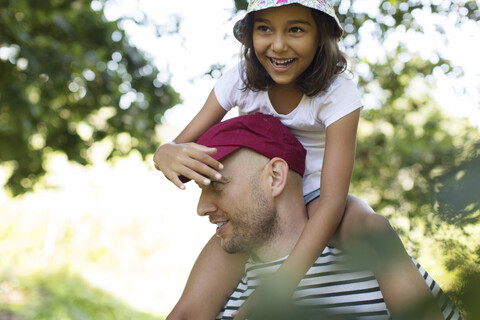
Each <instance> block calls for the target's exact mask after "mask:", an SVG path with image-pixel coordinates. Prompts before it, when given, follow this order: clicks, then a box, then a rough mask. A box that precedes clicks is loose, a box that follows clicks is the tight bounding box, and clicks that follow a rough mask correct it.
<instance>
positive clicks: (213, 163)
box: [195, 144, 223, 170]
mask: <svg viewBox="0 0 480 320" xmlns="http://www.w3.org/2000/svg"><path fill="white" fill-rule="evenodd" d="M195 146H196V148H195V149H196V150H198V151H200V153H199V154H197V155H198V157H199V159H198V160H199V161H202V162H203V163H205V164H206V165H208V166H210V167H212V168H215V169H217V170H222V169H223V164H221V163H220V162H219V161H217V160H215V159H213V158H212V157H210V155H212V154H215V153H217V149H216V148H210V147H205V146H202V145H199V144H195Z"/></svg>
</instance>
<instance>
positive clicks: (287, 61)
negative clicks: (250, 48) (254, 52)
mask: <svg viewBox="0 0 480 320" xmlns="http://www.w3.org/2000/svg"><path fill="white" fill-rule="evenodd" d="M293 60H294V59H285V60H278V59H274V58H271V61H272V62H273V64H274V65H276V66H279V67H284V66H286V65H288V64H290V63H291V62H292V61H293Z"/></svg>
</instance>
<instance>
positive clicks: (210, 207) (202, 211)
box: [197, 191, 217, 217]
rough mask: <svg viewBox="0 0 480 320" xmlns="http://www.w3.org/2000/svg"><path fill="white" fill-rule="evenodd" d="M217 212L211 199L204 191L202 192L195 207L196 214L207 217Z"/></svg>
mask: <svg viewBox="0 0 480 320" xmlns="http://www.w3.org/2000/svg"><path fill="white" fill-rule="evenodd" d="M216 210H217V206H216V205H215V203H214V202H213V199H212V197H211V196H210V195H209V194H208V192H206V191H202V193H201V194H200V199H199V200H198V205H197V214H198V215H199V216H201V217H203V216H205V215H209V214H210V213H212V212H215V211H216Z"/></svg>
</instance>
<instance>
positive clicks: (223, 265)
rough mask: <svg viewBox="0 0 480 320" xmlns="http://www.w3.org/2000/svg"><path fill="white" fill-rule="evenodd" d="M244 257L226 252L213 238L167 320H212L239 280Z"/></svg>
mask: <svg viewBox="0 0 480 320" xmlns="http://www.w3.org/2000/svg"><path fill="white" fill-rule="evenodd" d="M246 260H247V255H242V254H229V253H226V252H225V251H224V250H223V249H222V247H221V245H220V238H218V237H216V236H213V237H212V238H211V239H210V240H209V241H208V242H207V244H206V245H205V247H204V248H203V250H202V252H200V255H199V256H198V258H197V261H195V264H194V265H193V268H192V271H191V272H190V276H189V277H188V280H187V284H186V286H185V289H184V290H183V293H182V296H181V297H180V299H179V300H178V302H177V304H176V305H175V307H174V308H173V310H172V312H171V313H170V315H169V316H168V317H167V320H190V319H195V320H197V319H208V320H212V319H215V317H216V316H217V315H218V313H219V312H220V311H221V309H222V307H223V306H224V305H225V303H226V302H227V299H228V298H229V297H230V294H231V293H232V292H233V290H235V288H236V287H237V285H238V282H239V281H240V279H241V278H242V276H243V274H244V269H245V261H246Z"/></svg>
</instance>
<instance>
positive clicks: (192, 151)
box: [153, 142, 223, 190]
mask: <svg viewBox="0 0 480 320" xmlns="http://www.w3.org/2000/svg"><path fill="white" fill-rule="evenodd" d="M216 152H217V149H215V148H209V147H205V146H202V145H199V144H196V143H193V142H188V143H179V144H176V143H174V142H171V143H167V144H164V145H162V146H160V147H159V148H158V149H157V151H155V154H154V156H153V162H154V164H155V168H156V169H157V170H160V171H162V172H163V174H164V175H165V177H166V178H167V179H168V180H170V181H171V182H173V184H175V185H176V186H177V187H178V188H180V189H182V190H183V189H185V186H184V184H183V183H182V181H181V180H180V178H179V177H180V176H184V177H186V178H189V179H191V180H194V181H196V182H197V183H198V184H201V185H208V184H210V182H211V181H212V180H220V179H221V178H222V175H221V174H220V173H219V172H218V171H217V170H221V169H223V165H222V164H221V163H220V162H218V161H217V160H215V159H213V158H212V157H210V155H211V154H214V153H216Z"/></svg>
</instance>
